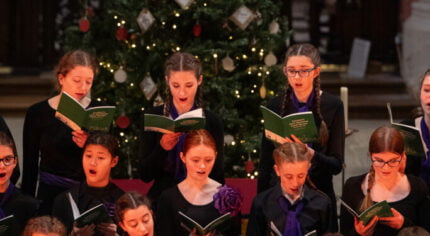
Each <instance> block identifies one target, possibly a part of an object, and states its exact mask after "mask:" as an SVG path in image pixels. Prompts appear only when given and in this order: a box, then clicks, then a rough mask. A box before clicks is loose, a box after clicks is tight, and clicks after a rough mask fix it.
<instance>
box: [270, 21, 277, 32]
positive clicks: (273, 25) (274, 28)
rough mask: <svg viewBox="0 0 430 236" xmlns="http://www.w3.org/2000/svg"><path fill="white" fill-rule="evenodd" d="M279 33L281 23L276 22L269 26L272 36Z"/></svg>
mask: <svg viewBox="0 0 430 236" xmlns="http://www.w3.org/2000/svg"><path fill="white" fill-rule="evenodd" d="M278 32H279V23H278V22H277V21H276V20H274V21H272V22H271V23H270V25H269V33H271V34H277V33H278Z"/></svg>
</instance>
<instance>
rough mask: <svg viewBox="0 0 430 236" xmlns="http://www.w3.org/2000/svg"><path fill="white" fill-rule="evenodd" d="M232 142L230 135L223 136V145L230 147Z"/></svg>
mask: <svg viewBox="0 0 430 236" xmlns="http://www.w3.org/2000/svg"><path fill="white" fill-rule="evenodd" d="M233 141H234V137H233V135H231V134H227V135H224V144H225V145H230V144H231V143H232V142H233Z"/></svg>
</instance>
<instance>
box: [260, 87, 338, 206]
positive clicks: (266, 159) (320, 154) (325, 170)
mask: <svg viewBox="0 0 430 236" xmlns="http://www.w3.org/2000/svg"><path fill="white" fill-rule="evenodd" d="M282 97H283V95H281V96H279V97H276V98H274V99H273V100H271V101H270V102H269V104H268V106H267V107H268V108H269V109H270V110H272V111H275V112H276V113H278V114H280V111H281V104H282ZM295 112H297V110H296V108H295V107H294V106H293V104H292V103H291V102H290V103H289V104H288V107H287V110H286V113H285V115H288V114H292V113H295ZM321 114H322V116H323V118H324V121H325V123H326V124H327V128H328V131H329V138H328V142H327V145H326V147H321V146H320V145H319V144H317V143H314V144H313V149H314V150H315V155H314V157H313V159H312V167H311V169H310V171H309V176H310V178H311V180H312V181H313V182H314V184H315V185H316V187H317V188H318V189H319V190H321V191H323V192H324V193H326V194H327V195H329V196H330V197H331V198H333V199H334V190H333V181H332V178H333V175H336V174H338V173H339V172H340V171H341V170H342V167H343V160H344V149H345V120H344V114H343V104H342V102H341V101H340V100H339V98H338V97H336V96H333V95H331V94H328V93H326V92H323V93H322V95H321ZM314 118H315V122H316V124H317V126H318V128H319V126H320V123H321V119H320V118H319V117H318V115H317V114H316V112H314ZM274 148H275V147H274V145H273V142H271V141H270V140H268V139H266V137H264V135H263V138H262V143H261V156H260V167H259V168H260V171H259V176H258V192H262V191H264V190H266V189H268V188H270V187H271V186H274V185H275V183H277V182H278V177H277V176H276V175H275V173H274V171H273V165H274V160H273V150H274Z"/></svg>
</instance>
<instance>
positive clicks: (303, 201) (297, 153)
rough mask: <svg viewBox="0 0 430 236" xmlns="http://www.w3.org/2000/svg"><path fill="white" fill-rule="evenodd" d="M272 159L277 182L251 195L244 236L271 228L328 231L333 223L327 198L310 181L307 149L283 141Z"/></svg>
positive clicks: (294, 233)
mask: <svg viewBox="0 0 430 236" xmlns="http://www.w3.org/2000/svg"><path fill="white" fill-rule="evenodd" d="M273 158H274V160H275V165H274V169H275V172H276V175H277V176H278V178H279V179H280V183H278V184H276V185H275V186H274V187H272V188H270V189H268V190H266V191H264V192H262V193H259V194H258V195H257V196H256V197H255V198H254V201H253V203H252V208H251V213H250V216H249V222H248V229H247V233H246V235H247V236H254V235H255V236H259V235H269V233H270V232H271V231H275V230H274V228H276V229H277V230H278V231H279V232H280V233H281V234H282V235H289V236H301V235H305V234H308V233H310V232H312V231H316V232H317V235H323V234H324V233H327V232H331V229H332V225H333V224H334V223H335V222H333V221H332V217H331V215H332V214H331V211H332V207H331V206H330V205H331V202H330V199H329V198H328V197H327V195H325V194H324V193H322V192H321V191H319V190H316V189H315V188H314V187H313V184H312V182H310V180H309V176H308V171H309V168H310V167H311V159H312V154H311V152H310V150H309V149H308V148H307V147H306V145H305V144H303V143H284V144H282V145H281V146H278V147H277V148H276V149H275V150H274V151H273ZM306 181H308V182H309V183H310V185H309V186H308V185H305V183H306Z"/></svg>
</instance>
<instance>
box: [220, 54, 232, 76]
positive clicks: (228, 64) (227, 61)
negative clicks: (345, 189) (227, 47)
mask: <svg viewBox="0 0 430 236" xmlns="http://www.w3.org/2000/svg"><path fill="white" fill-rule="evenodd" d="M221 63H222V68H224V70H226V71H228V72H232V71H233V70H234V69H235V66H234V62H233V59H231V57H230V56H226V57H224V58H223V59H222V61H221Z"/></svg>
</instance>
